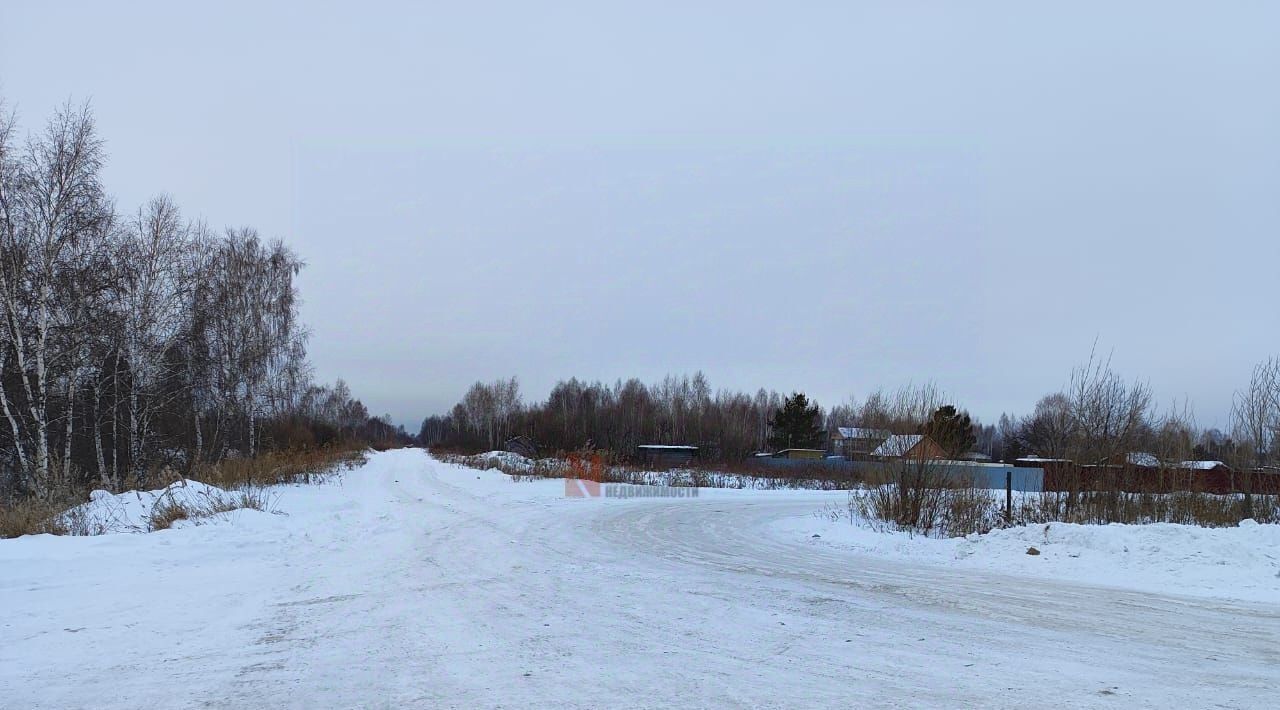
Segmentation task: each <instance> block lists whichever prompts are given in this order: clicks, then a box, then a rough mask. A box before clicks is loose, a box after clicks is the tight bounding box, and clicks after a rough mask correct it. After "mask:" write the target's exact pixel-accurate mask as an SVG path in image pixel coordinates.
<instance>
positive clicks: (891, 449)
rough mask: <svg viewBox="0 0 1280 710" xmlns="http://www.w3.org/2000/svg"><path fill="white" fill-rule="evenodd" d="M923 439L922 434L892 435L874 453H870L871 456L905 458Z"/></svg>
mask: <svg viewBox="0 0 1280 710" xmlns="http://www.w3.org/2000/svg"><path fill="white" fill-rule="evenodd" d="M923 438H924V435H923V434H893V435H891V436H890V437H889V438H888V439H885V440H884V443H883V444H881V445H879V446H877V447H876V450H875V451H872V452H871V455H872V456H906V455H907V452H908V451H910V450H911V449H912V448H913V447H914V446H915V445H916V444H919V443H920V440H921V439H923Z"/></svg>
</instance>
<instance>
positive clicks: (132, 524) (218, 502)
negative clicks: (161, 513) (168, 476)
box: [63, 480, 243, 535]
mask: <svg viewBox="0 0 1280 710" xmlns="http://www.w3.org/2000/svg"><path fill="white" fill-rule="evenodd" d="M242 495H243V494H242V493H241V492H238V491H225V490H223V489H221V488H218V487H217V486H210V485H206V484H204V483H201V482H199V481H193V480H182V481H174V482H173V483H171V484H169V485H168V486H165V487H164V488H160V489H157V490H154V491H127V492H125V493H114V494H113V493H111V492H110V491H94V492H92V493H90V494H89V501H88V502H87V503H83V504H81V505H79V506H76V507H75V508H72V509H71V510H69V511H67V512H66V513H65V514H64V515H63V518H64V520H65V521H66V522H67V523H68V526H69V527H70V528H71V529H73V530H79V531H83V532H85V533H86V534H90V535H102V534H109V533H136V532H149V531H151V530H153V529H154V528H155V527H156V523H155V521H154V518H153V516H155V513H156V512H157V509H158V508H164V507H165V506H180V507H182V508H184V509H185V510H188V511H191V512H193V513H197V514H201V515H199V517H198V518H195V519H191V520H182V521H178V522H177V523H175V527H182V526H183V525H189V524H198V523H200V522H210V520H208V519H209V518H223V517H225V515H226V513H218V512H214V511H219V510H220V509H222V508H225V507H230V506H232V505H234V504H235V502H236V501H237V499H239V498H240V497H241V496H242Z"/></svg>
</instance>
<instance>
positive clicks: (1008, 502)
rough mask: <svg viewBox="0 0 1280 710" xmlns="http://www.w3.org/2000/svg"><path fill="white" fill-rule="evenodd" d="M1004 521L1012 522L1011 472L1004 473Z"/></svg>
mask: <svg viewBox="0 0 1280 710" xmlns="http://www.w3.org/2000/svg"><path fill="white" fill-rule="evenodd" d="M1004 521H1005V522H1006V523H1012V522H1013V471H1005V472H1004Z"/></svg>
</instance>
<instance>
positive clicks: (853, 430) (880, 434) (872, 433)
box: [836, 426, 892, 439]
mask: <svg viewBox="0 0 1280 710" xmlns="http://www.w3.org/2000/svg"><path fill="white" fill-rule="evenodd" d="M836 431H838V432H840V437H841V438H843V439H888V438H889V437H890V436H892V434H891V433H890V432H889V431H887V430H885V429H870V428H867V427H859V426H842V427H836Z"/></svg>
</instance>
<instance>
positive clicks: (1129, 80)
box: [0, 0, 1280, 429]
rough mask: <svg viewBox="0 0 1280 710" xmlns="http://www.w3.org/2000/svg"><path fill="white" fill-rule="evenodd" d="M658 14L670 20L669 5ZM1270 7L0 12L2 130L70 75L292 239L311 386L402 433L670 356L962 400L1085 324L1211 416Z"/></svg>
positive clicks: (1263, 274)
mask: <svg viewBox="0 0 1280 710" xmlns="http://www.w3.org/2000/svg"><path fill="white" fill-rule="evenodd" d="M694 5H696V7H693V6H694ZM1278 27H1280V4H1277V3H1273V2H1257V3H1244V2H1239V3H1203V2H1201V3H1187V4H1182V3H1174V2H1149V3H1148V2H1126V3H1114V2H1098V3H1091V2H1072V3H1052V4H1049V3H1028V2H1002V3H993V2H967V3H920V2H905V1H903V0H890V1H885V2H838V3H836V2H833V3H794V2H792V3H772V4H756V3H745V2H741V1H739V2H723V3H719V2H717V3H711V2H707V3H687V2H675V3H660V2H648V3H629V4H625V5H624V4H612V3H605V2H600V1H598V0H597V1H595V2H582V3H549V2H548V3H492V2H468V3H451V4H447V5H446V4H427V3H403V4H401V3H385V4H384V3H371V2H360V3H355V2H352V3H345V4H340V5H320V4H317V3H297V4H279V5H274V4H268V3H244V4H232V3H202V4H200V6H199V7H195V6H191V4H189V3H172V2H156V3H140V2H133V3H110V4H108V3H84V4H79V3H56V2H5V3H4V4H3V5H2V6H0V96H4V97H5V99H6V100H7V102H8V103H9V105H10V107H13V106H16V107H17V109H18V111H19V114H20V117H21V118H22V120H23V123H24V125H25V126H26V127H28V128H31V127H36V126H38V125H39V124H40V123H41V122H42V121H43V120H44V118H45V116H46V115H47V114H48V112H49V110H50V109H51V108H52V107H53V106H55V105H56V104H58V103H59V102H62V101H64V100H66V99H67V98H72V99H74V100H81V99H91V100H92V102H93V106H94V108H95V111H96V114H97V117H98V120H99V126H100V129H101V132H102V134H103V136H104V137H105V138H106V139H107V140H108V142H109V145H108V147H109V152H110V154H111V162H110V165H109V166H108V169H107V173H106V177H107V181H108V183H109V187H110V189H111V190H112V191H113V192H114V194H115V195H116V196H117V199H118V201H119V204H120V206H121V208H124V209H132V208H133V207H135V206H136V205H137V204H139V203H140V202H142V201H144V200H145V199H147V198H148V197H149V196H151V195H153V194H155V193H157V192H160V191H166V192H169V193H170V194H172V195H173V196H174V197H175V198H176V199H177V200H178V202H179V203H180V204H181V205H183V207H184V209H185V210H186V211H187V212H188V214H190V215H192V216H203V217H205V218H206V219H207V220H208V221H209V222H210V223H211V224H213V225H252V226H255V227H257V228H258V229H259V230H261V231H262V232H263V233H264V234H266V235H268V236H278V237H282V238H284V239H285V240H286V241H288V242H289V243H290V244H291V245H292V246H293V247H294V248H295V249H296V250H297V251H298V252H299V253H300V254H301V255H302V256H303V257H304V258H305V259H306V261H307V262H308V264H309V267H308V268H307V270H306V272H305V274H304V276H303V277H302V281H301V288H302V292H303V297H304V298H305V300H306V304H305V306H304V316H305V318H306V320H307V321H308V322H309V324H310V326H311V328H312V330H313V336H312V340H311V347H310V350H311V353H312V359H313V361H314V363H315V365H316V368H317V375H318V376H319V377H320V378H322V379H326V380H331V379H334V378H337V377H344V378H346V379H347V380H348V382H350V383H351V386H352V388H353V390H354V391H355V392H356V393H357V394H358V395H359V396H361V397H362V398H363V399H364V400H365V402H366V403H367V404H368V405H369V407H370V409H371V410H373V411H375V412H389V413H391V414H392V415H393V416H394V417H395V418H396V420H397V421H400V422H402V423H405V424H406V425H408V426H409V427H410V428H411V429H413V428H416V425H417V423H418V422H419V421H420V419H421V417H422V416H424V415H425V414H428V413H434V412H440V411H443V410H445V409H446V408H448V407H449V406H451V405H452V403H453V402H454V401H456V400H457V398H458V397H459V396H460V395H461V394H462V392H463V391H464V390H465V388H466V387H467V386H468V385H469V384H470V383H471V382H473V381H475V380H477V379H485V380H488V379H492V378H495V377H499V376H509V375H516V376H518V377H519V378H520V380H521V382H522V384H523V386H524V389H525V393H526V396H527V397H528V396H532V397H535V398H541V397H544V396H545V395H546V393H547V391H548V390H549V388H550V386H551V384H552V383H553V382H554V381H555V380H556V379H559V378H565V377H568V376H571V375H576V376H578V377H585V378H590V379H595V378H602V379H605V380H613V379H615V378H619V377H628V376H633V375H634V376H638V377H640V378H642V379H644V380H646V381H652V380H655V379H658V378H660V377H661V376H662V375H663V374H665V373H668V372H671V373H681V372H688V373H692V372H693V371H695V370H698V369H701V370H703V371H704V372H705V373H706V374H707V376H708V377H709V378H710V380H711V383H712V385H713V386H716V387H729V388H735V389H748V390H754V389H755V388H757V387H760V386H764V387H769V388H776V389H780V390H792V389H800V390H805V391H808V392H809V393H810V394H812V395H814V396H816V397H817V398H818V399H819V400H820V401H821V402H823V403H824V404H832V403H834V402H836V401H838V400H843V399H845V398H847V397H848V396H849V395H851V394H853V395H857V396H859V397H861V396H864V395H865V394H866V393H867V392H868V391H869V390H871V389H873V388H875V387H876V386H879V385H884V386H888V387H896V386H898V385H900V384H902V383H904V382H906V381H908V380H914V381H922V380H928V379H932V380H935V381H936V382H937V383H938V384H939V385H940V386H941V387H942V388H943V389H945V390H947V391H948V392H950V393H952V394H953V395H955V397H956V399H957V400H958V401H959V402H960V403H961V404H963V405H966V406H968V407H969V408H970V410H971V411H973V412H975V413H976V414H978V415H979V416H981V417H982V418H984V419H986V420H991V419H993V418H994V417H996V416H998V414H999V413H1000V412H1001V411H1017V412H1026V411H1028V410H1029V409H1030V408H1031V407H1032V405H1033V404H1034V402H1035V400H1036V398H1037V397H1039V396H1040V395H1042V394H1044V393H1046V392H1048V391H1051V390H1053V389H1055V388H1058V387H1060V386H1061V385H1062V384H1063V383H1064V382H1065V380H1066V379H1067V376H1068V374H1069V371H1070V369H1071V367H1072V366H1073V364H1076V363H1078V362H1080V361H1082V360H1083V359H1085V358H1086V357H1087V356H1088V354H1089V350H1090V347H1091V345H1092V343H1093V341H1094V339H1095V338H1096V339H1098V341H1099V343H1100V346H1101V347H1102V348H1103V349H1104V350H1107V351H1111V350H1114V361H1113V364H1114V366H1115V367H1116V369H1118V370H1119V371H1120V372H1122V373H1123V374H1125V375H1126V376H1129V377H1141V378H1143V379H1145V380H1148V381H1149V382H1150V383H1151V385H1152V387H1153V388H1154V389H1155V391H1156V393H1157V395H1158V397H1159V398H1160V400H1161V402H1162V403H1164V404H1168V403H1169V402H1171V401H1172V400H1173V399H1174V398H1183V397H1186V398H1189V399H1190V400H1191V401H1192V402H1193V404H1194V406H1195V411H1196V413H1197V416H1198V418H1199V420H1200V423H1201V424H1206V425H1207V424H1215V423H1218V424H1222V423H1225V420H1226V412H1227V409H1228V407H1229V402H1230V397H1231V393H1232V391H1233V390H1234V389H1236V388H1238V387H1240V386H1241V385H1242V384H1243V383H1244V382H1245V381H1246V380H1247V378H1248V375H1249V370H1250V368H1251V367H1252V365H1253V364H1254V363H1255V362H1257V361H1259V360H1262V359H1264V358H1265V357H1267V356H1269V355H1271V354H1275V353H1276V352H1278V351H1280V338H1278V337H1277V325H1280V317H1278V316H1277V308H1276V297H1275V279H1276V273H1277V264H1280V91H1278V90H1277V88H1278V87H1280V42H1277V41H1276V31H1277V28H1278Z"/></svg>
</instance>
